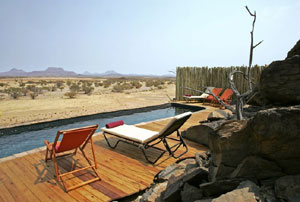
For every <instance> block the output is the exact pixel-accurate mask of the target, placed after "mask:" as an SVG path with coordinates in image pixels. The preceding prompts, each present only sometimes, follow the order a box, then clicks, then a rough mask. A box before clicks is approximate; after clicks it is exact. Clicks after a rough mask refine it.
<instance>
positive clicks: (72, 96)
mask: <svg viewBox="0 0 300 202" xmlns="http://www.w3.org/2000/svg"><path fill="white" fill-rule="evenodd" d="M76 95H77V93H76V92H73V91H70V92H67V93H65V96H68V97H69V98H75V97H76Z"/></svg>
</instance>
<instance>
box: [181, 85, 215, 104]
mask: <svg viewBox="0 0 300 202" xmlns="http://www.w3.org/2000/svg"><path fill="white" fill-rule="evenodd" d="M208 89H210V90H213V89H214V87H206V90H205V92H204V93H202V94H201V95H190V94H186V95H184V96H183V98H184V99H185V100H186V101H187V102H191V101H193V100H195V101H203V99H205V98H207V97H208V96H209V94H208V93H209V91H208Z"/></svg>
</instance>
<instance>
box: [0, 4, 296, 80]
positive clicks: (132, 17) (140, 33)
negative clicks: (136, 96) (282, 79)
mask: <svg viewBox="0 0 300 202" xmlns="http://www.w3.org/2000/svg"><path fill="white" fill-rule="evenodd" d="M245 5H248V7H249V9H250V10H251V11H254V10H256V12H257V21H256V27H255V35H254V40H255V42H259V41H260V40H264V42H263V43H262V44H261V45H260V46H258V47H257V48H256V49H255V52H254V59H253V63H254V64H259V65H264V64H269V63H270V62H271V61H273V60H282V59H284V58H285V57H286V54H287V52H288V51H289V50H290V49H291V48H292V47H293V46H294V45H295V43H296V42H297V41H298V40H299V39H300V24H299V19H300V1H299V0H272V1H271V0H265V1H263V0H251V1H250V0H248V1H245V0H226V1H224V0H214V1H204V0H106V1H103V0H95V1H89V0H84V1H83V0H0V27H1V29H0V72H4V71H8V70H10V69H11V68H18V69H23V70H25V71H33V70H44V69H46V68H47V67H63V68H64V69H65V70H72V71H75V72H77V73H82V72H84V71H89V72H98V73H102V72H105V71H107V70H115V71H117V72H120V73H138V74H168V73H169V71H170V70H175V69H176V67H177V66H209V67H213V66H235V65H247V64H248V57H249V46H250V31H251V24H252V17H250V15H249V14H248V13H247V11H246V9H245V8H244V6H245Z"/></svg>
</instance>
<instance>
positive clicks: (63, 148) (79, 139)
mask: <svg viewBox="0 0 300 202" xmlns="http://www.w3.org/2000/svg"><path fill="white" fill-rule="evenodd" d="M97 128H98V125H93V126H87V127H83V128H77V129H70V130H62V131H58V132H57V135H56V138H55V140H54V142H53V143H50V142H48V141H47V140H44V143H45V144H46V146H47V150H46V157H45V161H46V162H47V161H48V160H53V163H54V168H55V173H56V178H57V181H59V180H61V182H62V185H63V187H64V189H65V191H66V192H68V191H70V190H73V189H75V188H78V187H81V186H83V185H86V184H89V183H92V182H95V181H97V180H100V177H99V175H98V173H97V171H96V169H97V162H96V158H95V151H94V145H93V139H92V136H93V134H94V133H95V131H96V130H97ZM60 135H62V140H61V141H58V140H59V137H60ZM88 143H90V144H91V148H92V154H93V160H94V165H92V163H91V161H90V160H89V159H88V158H87V156H86V155H85V152H84V148H85V147H86V145H87V144H88ZM78 149H79V150H80V151H81V153H82V154H83V157H84V158H85V159H86V160H87V162H88V163H89V166H87V167H83V168H78V169H75V170H72V171H70V172H65V173H61V172H60V170H59V166H58V165H57V158H58V157H63V156H66V155H75V154H76V152H77V150H78ZM72 150H74V152H72V153H66V152H68V151H72ZM48 153H50V155H49V156H48ZM60 153H62V154H61V155H58V154H60ZM89 168H91V169H93V171H94V173H95V174H96V177H95V178H92V179H90V180H87V181H84V182H82V183H80V184H77V185H74V186H71V187H67V186H66V184H65V182H64V180H63V177H64V176H66V175H69V174H73V173H76V172H82V171H83V170H86V169H89Z"/></svg>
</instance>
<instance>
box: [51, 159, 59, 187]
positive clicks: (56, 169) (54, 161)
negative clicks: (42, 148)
mask: <svg viewBox="0 0 300 202" xmlns="http://www.w3.org/2000/svg"><path fill="white" fill-rule="evenodd" d="M52 158H53V164H54V168H55V173H56V179H57V181H59V170H58V165H57V160H56V156H55V153H54V154H52Z"/></svg>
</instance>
